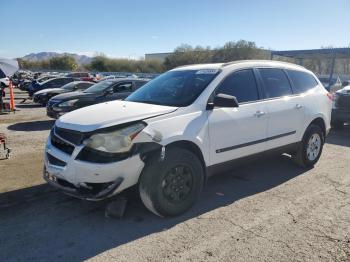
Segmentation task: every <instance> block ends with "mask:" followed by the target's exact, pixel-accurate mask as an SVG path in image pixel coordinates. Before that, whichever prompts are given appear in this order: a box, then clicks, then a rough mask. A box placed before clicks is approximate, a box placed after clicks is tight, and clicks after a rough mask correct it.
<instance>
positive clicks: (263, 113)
mask: <svg viewBox="0 0 350 262" xmlns="http://www.w3.org/2000/svg"><path fill="white" fill-rule="evenodd" d="M263 115H266V113H265V112H263V111H260V110H259V111H256V112H255V114H254V116H255V117H262V116H263Z"/></svg>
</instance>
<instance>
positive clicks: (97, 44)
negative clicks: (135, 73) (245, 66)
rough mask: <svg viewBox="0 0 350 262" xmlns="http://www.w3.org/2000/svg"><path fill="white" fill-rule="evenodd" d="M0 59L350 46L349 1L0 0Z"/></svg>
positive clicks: (134, 56)
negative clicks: (232, 45)
mask: <svg viewBox="0 0 350 262" xmlns="http://www.w3.org/2000/svg"><path fill="white" fill-rule="evenodd" d="M0 9H1V12H0V19H1V25H2V27H1V31H0V57H5V58H15V57H22V56H24V55H26V54H29V53H37V52H42V51H45V52H47V51H54V52H71V53H78V54H85V55H89V56H92V55H94V54H96V53H104V54H106V55H107V56H110V57H123V58H131V59H134V58H138V57H142V56H144V54H145V53H158V52H171V51H173V50H174V48H176V47H177V46H179V45H181V44H190V45H193V46H196V45H201V46H211V47H212V48H215V47H220V46H222V45H223V44H224V43H226V42H228V41H238V40H240V39H244V40H248V41H253V42H255V43H256V44H257V46H259V47H264V48H269V49H273V50H294V49H314V48H320V47H321V46H333V47H345V46H349V44H350V31H349V23H350V15H349V14H350V12H349V11H350V0H308V1H306V0H280V1H278V0H260V1H259V0H240V1H238V0H215V1H214V0H197V1H196V0H162V1H161V0H143V1H142V0H139V1H136V0H127V1H118V0H98V1H97V0H70V1H68V0H31V1H29V0H0Z"/></svg>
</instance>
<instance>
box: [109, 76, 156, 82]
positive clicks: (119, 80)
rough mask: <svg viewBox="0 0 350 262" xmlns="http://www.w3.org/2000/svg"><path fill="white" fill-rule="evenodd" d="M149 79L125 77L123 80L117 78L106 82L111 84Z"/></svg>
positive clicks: (147, 79) (146, 79)
mask: <svg viewBox="0 0 350 262" xmlns="http://www.w3.org/2000/svg"><path fill="white" fill-rule="evenodd" d="M149 80H151V79H149V78H134V77H123V78H115V79H106V80H104V81H109V82H123V81H149Z"/></svg>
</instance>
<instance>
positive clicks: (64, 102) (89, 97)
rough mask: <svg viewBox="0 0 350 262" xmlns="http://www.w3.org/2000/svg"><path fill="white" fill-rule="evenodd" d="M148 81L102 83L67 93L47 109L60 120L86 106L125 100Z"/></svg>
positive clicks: (123, 79)
mask: <svg viewBox="0 0 350 262" xmlns="http://www.w3.org/2000/svg"><path fill="white" fill-rule="evenodd" d="M148 81H149V79H140V78H139V79H135V78H119V79H113V80H105V81H101V82H99V83H97V84H94V85H92V86H90V87H89V88H87V89H86V90H76V91H75V92H69V93H68V92H65V93H64V94H60V95H57V96H54V97H53V98H52V99H50V100H49V102H48V103H47V107H46V109H47V115H48V116H49V117H52V118H58V117H60V116H61V115H63V114H65V113H67V112H70V111H73V110H76V109H78V108H82V107H85V106H89V105H93V104H98V103H102V102H107V101H113V100H121V99H125V98H126V97H127V96H128V95H130V94H131V93H132V92H134V91H135V90H137V89H138V88H139V87H141V86H142V85H144V84H145V83H147V82H148ZM73 83H74V82H73ZM43 91H45V90H43Z"/></svg>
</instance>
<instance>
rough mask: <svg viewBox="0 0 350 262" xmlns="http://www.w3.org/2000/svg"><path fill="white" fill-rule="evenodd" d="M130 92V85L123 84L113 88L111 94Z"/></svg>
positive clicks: (128, 83)
mask: <svg viewBox="0 0 350 262" xmlns="http://www.w3.org/2000/svg"><path fill="white" fill-rule="evenodd" d="M124 92H132V83H131V82H124V83H119V84H117V85H115V86H113V93H124Z"/></svg>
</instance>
